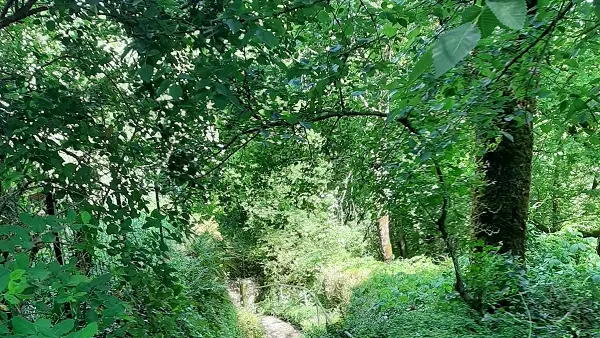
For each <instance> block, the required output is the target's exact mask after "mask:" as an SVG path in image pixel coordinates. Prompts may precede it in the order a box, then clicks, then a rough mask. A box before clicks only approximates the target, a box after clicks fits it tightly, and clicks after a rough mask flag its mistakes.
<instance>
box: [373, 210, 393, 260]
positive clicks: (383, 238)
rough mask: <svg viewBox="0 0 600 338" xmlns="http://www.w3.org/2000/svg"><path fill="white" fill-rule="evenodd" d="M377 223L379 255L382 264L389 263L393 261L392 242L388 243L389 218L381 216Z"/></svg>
mask: <svg viewBox="0 0 600 338" xmlns="http://www.w3.org/2000/svg"><path fill="white" fill-rule="evenodd" d="M377 222H378V223H379V243H380V245H381V254H382V255H383V261H384V262H390V261H391V260H392V259H394V254H393V252H392V242H391V241H390V216H389V215H387V214H386V215H383V216H381V217H380V218H379V220H378V221H377Z"/></svg>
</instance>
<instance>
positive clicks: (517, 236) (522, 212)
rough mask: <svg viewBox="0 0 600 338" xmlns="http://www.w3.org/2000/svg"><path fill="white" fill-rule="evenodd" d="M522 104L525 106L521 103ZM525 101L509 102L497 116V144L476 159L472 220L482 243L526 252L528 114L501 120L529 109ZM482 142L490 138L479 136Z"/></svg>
mask: <svg viewBox="0 0 600 338" xmlns="http://www.w3.org/2000/svg"><path fill="white" fill-rule="evenodd" d="M523 106H525V107H523ZM526 106H527V104H523V103H516V102H509V103H508V104H507V105H506V107H505V110H504V113H503V114H500V115H501V116H499V119H498V120H499V121H501V122H499V123H498V126H499V127H500V130H501V131H502V132H503V133H505V134H509V135H510V136H512V140H510V139H509V137H508V136H506V135H504V136H503V137H502V140H501V141H500V142H499V144H498V145H497V147H496V148H495V149H493V150H490V151H487V152H485V153H484V154H483V156H481V158H480V159H479V168H478V171H479V172H480V173H481V175H482V177H483V184H482V185H481V186H480V187H478V188H476V189H475V191H474V196H473V206H472V223H473V226H474V229H475V233H476V236H477V237H478V238H479V239H483V241H484V243H485V244H487V245H492V246H499V247H500V252H501V253H503V252H511V253H512V254H513V255H516V256H521V257H524V256H525V235H526V222H527V216H528V212H529V191H530V188H531V168H532V163H531V162H532V157H533V132H532V124H531V122H529V121H528V120H529V118H528V117H526V118H524V120H525V121H524V122H523V121H521V122H517V121H514V120H512V121H510V122H504V117H506V116H508V115H512V114H513V113H515V111H516V109H519V108H525V109H521V110H528V109H527V107H526ZM478 141H479V143H481V144H483V145H484V146H487V145H489V142H490V140H487V139H483V140H482V139H481V138H480V139H479V140H478Z"/></svg>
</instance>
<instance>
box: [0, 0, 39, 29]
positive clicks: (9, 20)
mask: <svg viewBox="0 0 600 338" xmlns="http://www.w3.org/2000/svg"><path fill="white" fill-rule="evenodd" d="M36 1H37V0H29V1H28V2H27V4H25V5H24V6H23V7H21V8H20V9H19V10H18V11H17V12H15V13H14V14H13V15H10V16H7V17H4V18H1V19H0V29H3V28H6V27H8V26H10V25H11V24H13V23H15V22H19V21H21V20H23V19H25V18H28V17H30V16H32V15H35V14H37V13H41V12H44V11H47V10H48V9H49V8H50V7H48V6H40V7H36V8H33V9H31V6H33V4H34V3H35V2H36ZM27 6H29V7H27Z"/></svg>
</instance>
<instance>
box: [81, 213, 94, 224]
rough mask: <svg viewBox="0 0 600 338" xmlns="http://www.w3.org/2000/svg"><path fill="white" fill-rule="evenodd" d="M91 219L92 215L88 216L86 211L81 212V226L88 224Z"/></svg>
mask: <svg viewBox="0 0 600 338" xmlns="http://www.w3.org/2000/svg"><path fill="white" fill-rule="evenodd" d="M91 219H92V215H90V213H89V212H87V211H82V212H81V221H82V222H83V224H88V223H90V220H91Z"/></svg>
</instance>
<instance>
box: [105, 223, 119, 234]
mask: <svg viewBox="0 0 600 338" xmlns="http://www.w3.org/2000/svg"><path fill="white" fill-rule="evenodd" d="M106 233H107V234H108V235H114V234H117V233H119V225H118V224H116V223H109V224H108V225H107V226H106Z"/></svg>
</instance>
